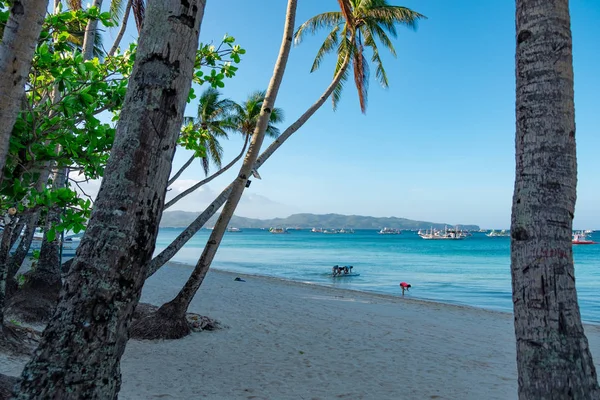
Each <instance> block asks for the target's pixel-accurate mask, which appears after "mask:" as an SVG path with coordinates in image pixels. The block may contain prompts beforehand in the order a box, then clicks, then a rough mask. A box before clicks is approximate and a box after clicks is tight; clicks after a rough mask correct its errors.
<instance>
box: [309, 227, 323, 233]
mask: <svg viewBox="0 0 600 400" xmlns="http://www.w3.org/2000/svg"><path fill="white" fill-rule="evenodd" d="M310 231H311V232H312V233H323V228H312V229H311V230H310Z"/></svg>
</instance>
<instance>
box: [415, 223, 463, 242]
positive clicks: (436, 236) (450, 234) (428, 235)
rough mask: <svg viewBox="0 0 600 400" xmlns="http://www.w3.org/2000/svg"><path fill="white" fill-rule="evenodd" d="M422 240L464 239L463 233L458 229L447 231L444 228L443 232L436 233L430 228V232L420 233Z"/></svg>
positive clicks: (446, 228)
mask: <svg viewBox="0 0 600 400" xmlns="http://www.w3.org/2000/svg"><path fill="white" fill-rule="evenodd" d="M419 236H421V238H422V239H426V240H462V239H464V238H465V237H466V235H465V234H464V233H463V231H461V230H459V229H458V228H455V229H448V227H447V226H446V227H444V231H438V230H435V229H433V227H432V228H431V230H430V231H425V233H421V234H420V235H419Z"/></svg>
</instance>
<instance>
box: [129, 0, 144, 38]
mask: <svg viewBox="0 0 600 400" xmlns="http://www.w3.org/2000/svg"><path fill="white" fill-rule="evenodd" d="M131 8H132V9H133V17H134V19H135V26H136V27H137V31H138V33H140V32H141V31H142V23H143V22H144V15H146V5H145V4H144V0H133V3H131Z"/></svg>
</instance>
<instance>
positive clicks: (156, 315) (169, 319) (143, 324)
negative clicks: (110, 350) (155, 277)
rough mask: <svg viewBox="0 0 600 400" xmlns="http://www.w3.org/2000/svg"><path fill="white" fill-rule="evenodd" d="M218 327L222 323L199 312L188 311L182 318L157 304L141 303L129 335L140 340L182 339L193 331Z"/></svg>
mask: <svg viewBox="0 0 600 400" xmlns="http://www.w3.org/2000/svg"><path fill="white" fill-rule="evenodd" d="M136 317H137V318H136ZM218 328H220V324H219V323H218V322H217V321H215V320H213V319H211V318H208V317H205V316H202V315H199V314H193V313H187V314H186V315H185V317H183V318H181V317H176V316H174V315H169V314H167V313H165V312H164V311H161V310H160V309H159V308H158V307H156V306H152V305H149V304H147V303H140V304H138V307H137V308H136V310H135V313H134V322H133V323H132V325H131V328H130V329H129V336H130V338H132V339H139V340H156V339H181V338H183V337H185V336H187V335H189V334H190V333H192V332H201V331H204V330H215V329H218Z"/></svg>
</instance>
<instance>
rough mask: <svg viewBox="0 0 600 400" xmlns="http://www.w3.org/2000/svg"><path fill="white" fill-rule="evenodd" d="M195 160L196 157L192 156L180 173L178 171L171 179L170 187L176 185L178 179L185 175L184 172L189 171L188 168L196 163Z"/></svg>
mask: <svg viewBox="0 0 600 400" xmlns="http://www.w3.org/2000/svg"><path fill="white" fill-rule="evenodd" d="M195 159H196V156H191V157H190V158H189V159H188V160H187V161H186V162H185V164H183V165H182V166H181V168H179V171H177V173H176V174H175V175H173V177H171V178H169V182H168V185H169V186H171V185H172V184H173V183H175V181H176V180H177V178H179V177H180V176H181V174H183V171H185V170H186V169H187V167H189V166H190V165H192V163H193V162H194V160H195Z"/></svg>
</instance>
